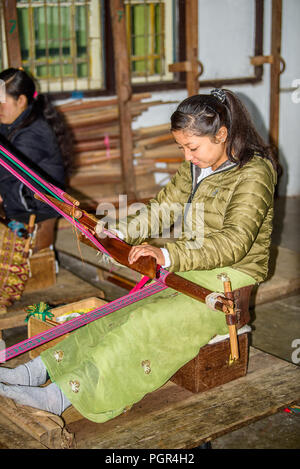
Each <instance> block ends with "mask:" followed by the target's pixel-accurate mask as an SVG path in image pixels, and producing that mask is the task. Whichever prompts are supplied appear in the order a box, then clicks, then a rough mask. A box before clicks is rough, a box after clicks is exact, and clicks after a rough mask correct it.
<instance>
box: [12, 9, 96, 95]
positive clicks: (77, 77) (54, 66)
mask: <svg viewBox="0 0 300 469" xmlns="http://www.w3.org/2000/svg"><path fill="white" fill-rule="evenodd" d="M17 13H18V24H19V35H20V47H21V55H22V63H23V67H24V69H25V70H29V71H30V72H31V73H32V74H33V75H34V76H35V77H36V78H37V79H38V80H39V83H40V85H41V88H42V91H52V92H57V91H72V90H91V89H99V88H102V87H103V84H104V79H103V60H102V53H101V50H102V40H101V22H100V19H101V2H99V1H98V0H89V1H88V0H67V1H66V0H18V2H17Z"/></svg>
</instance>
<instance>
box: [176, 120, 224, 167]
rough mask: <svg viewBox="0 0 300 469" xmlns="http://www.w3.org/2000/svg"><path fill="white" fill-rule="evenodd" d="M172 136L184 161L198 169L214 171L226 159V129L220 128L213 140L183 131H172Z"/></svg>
mask: <svg viewBox="0 0 300 469" xmlns="http://www.w3.org/2000/svg"><path fill="white" fill-rule="evenodd" d="M172 134H173V137H174V139H175V141H176V143H177V144H178V146H179V148H180V149H181V150H182V151H183V153H184V158H185V160H186V161H190V162H191V163H193V164H194V165H196V166H199V168H209V167H211V168H212V170H213V171H215V170H216V169H217V168H218V167H219V166H220V165H221V164H222V163H224V161H226V160H227V159H228V157H227V154H226V139H227V129H226V127H221V128H220V130H219V132H218V133H217V135H216V137H215V139H212V138H211V137H210V136H207V135H206V136H203V137H199V135H195V134H193V133H191V132H189V131H183V130H176V131H173V132H172Z"/></svg>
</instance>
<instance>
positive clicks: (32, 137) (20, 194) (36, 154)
mask: <svg viewBox="0 0 300 469" xmlns="http://www.w3.org/2000/svg"><path fill="white" fill-rule="evenodd" d="M30 111H31V106H29V107H28V108H27V109H26V110H25V111H24V112H23V113H22V114H21V115H20V116H19V117H18V118H17V119H16V120H15V121H14V122H13V123H12V124H10V125H7V124H1V125H0V141H1V143H2V144H3V146H4V147H6V148H9V149H10V151H11V153H12V154H13V155H15V156H16V157H17V158H19V159H21V161H22V162H23V163H25V164H26V165H27V166H29V167H30V168H31V169H32V170H33V171H35V172H37V173H38V174H39V176H41V177H43V178H44V179H46V180H47V181H48V182H51V183H52V184H55V185H56V186H58V187H60V188H61V189H64V187H65V175H64V165H63V159H62V156H61V152H60V149H59V146H58V143H57V140H56V137H55V134H54V132H53V131H52V129H51V127H50V126H49V125H48V123H47V122H46V120H45V119H43V118H42V117H40V118H38V119H36V120H35V121H34V122H32V123H31V124H29V126H27V127H24V128H22V129H18V130H17V131H15V132H13V130H14V129H16V127H18V126H19V124H20V123H21V122H22V121H24V119H26V117H27V116H28V115H29V113H30ZM10 136H11V137H10ZM7 138H8V139H9V141H10V144H11V145H10V144H8V141H7V140H6V139H7ZM7 144H8V145H10V146H8V145H7ZM42 192H43V190H42ZM0 194H1V197H2V198H3V209H4V211H5V214H6V217H7V218H8V219H14V220H17V221H20V222H22V223H27V222H28V220H29V216H30V214H35V215H36V222H39V221H43V220H46V219H49V218H55V217H57V216H58V213H57V212H56V211H54V210H53V209H52V208H51V207H50V206H48V205H47V204H45V203H43V202H39V201H37V200H36V199H35V198H34V194H33V192H32V191H31V190H30V189H29V188H28V187H27V186H26V185H24V184H23V183H22V182H21V181H19V180H18V179H17V178H16V177H15V176H13V175H12V174H11V173H10V172H8V171H7V170H6V169H5V168H4V167H3V166H1V165H0Z"/></svg>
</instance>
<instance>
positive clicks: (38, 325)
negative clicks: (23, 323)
mask: <svg viewBox="0 0 300 469" xmlns="http://www.w3.org/2000/svg"><path fill="white" fill-rule="evenodd" d="M106 303H107V301H105V300H102V299H100V298H96V297H91V298H86V299H85V300H80V301H75V302H74V303H69V304H67V305H64V306H59V307H57V308H53V309H51V310H50V311H51V313H52V314H54V317H53V318H52V319H51V320H48V319H46V321H42V320H41V319H38V318H37V317H30V319H29V321H28V328H27V332H28V338H30V337H33V336H34V335H36V334H39V333H40V332H44V331H47V330H49V329H52V327H55V326H57V325H59V323H58V322H57V323H56V322H55V317H58V316H61V315H63V314H66V313H69V312H70V313H71V312H72V311H79V310H89V311H92V310H93V309H96V308H98V307H99V306H102V305H104V304H106ZM71 334H72V332H71ZM68 336H69V333H67V334H64V335H62V336H61V337H58V338H57V339H54V340H51V341H50V342H47V343H45V344H42V345H40V347H36V348H34V349H33V350H31V351H30V352H29V356H30V358H31V359H32V358H35V357H37V356H38V355H40V354H41V352H43V351H44V350H47V349H48V348H50V347H53V346H54V345H55V344H57V343H59V342H61V341H62V340H63V339H65V338H66V337H68Z"/></svg>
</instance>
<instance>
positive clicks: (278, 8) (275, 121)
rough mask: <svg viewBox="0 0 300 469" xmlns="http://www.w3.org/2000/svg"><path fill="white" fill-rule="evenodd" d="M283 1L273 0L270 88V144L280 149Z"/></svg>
mask: <svg viewBox="0 0 300 469" xmlns="http://www.w3.org/2000/svg"><path fill="white" fill-rule="evenodd" d="M281 21H282V0H272V32H271V56H272V57H273V60H272V62H271V76H270V80H271V85H270V86H271V88H270V120H269V137H270V143H272V144H273V145H275V146H276V147H277V148H278V144H279V98H280V96H279V89H280V67H281V62H280V60H281V59H280V53H281Z"/></svg>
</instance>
